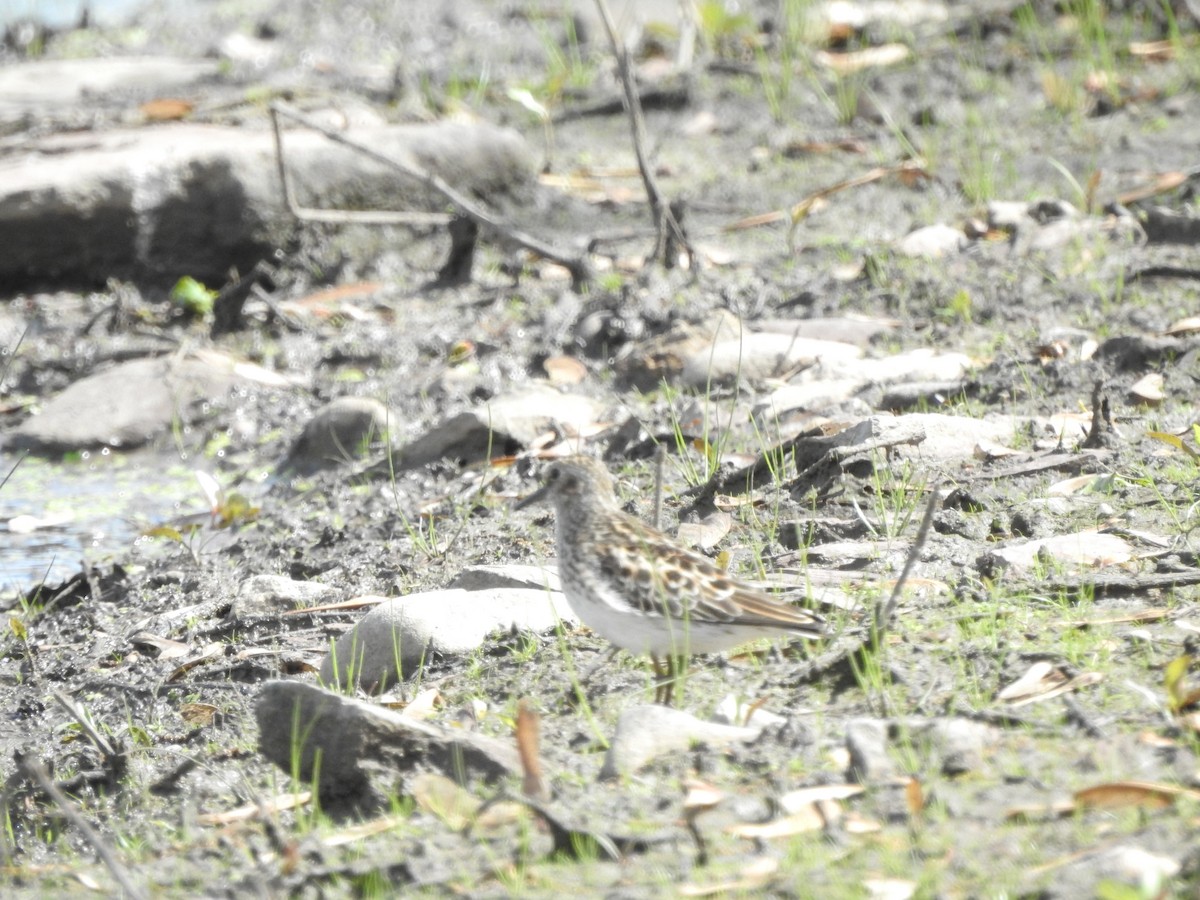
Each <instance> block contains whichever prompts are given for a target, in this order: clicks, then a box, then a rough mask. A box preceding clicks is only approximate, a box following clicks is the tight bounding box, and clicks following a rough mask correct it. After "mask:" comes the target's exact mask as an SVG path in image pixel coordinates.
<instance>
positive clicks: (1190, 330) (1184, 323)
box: [1163, 316, 1200, 335]
mask: <svg viewBox="0 0 1200 900" xmlns="http://www.w3.org/2000/svg"><path fill="white" fill-rule="evenodd" d="M1197 331H1200V316H1188V317H1187V318H1184V319H1180V320H1179V321H1178V322H1175V323H1173V324H1172V325H1171V327H1170V328H1168V329H1167V330H1166V331H1164V332H1163V334H1166V335H1176V334H1194V333H1195V332H1197Z"/></svg>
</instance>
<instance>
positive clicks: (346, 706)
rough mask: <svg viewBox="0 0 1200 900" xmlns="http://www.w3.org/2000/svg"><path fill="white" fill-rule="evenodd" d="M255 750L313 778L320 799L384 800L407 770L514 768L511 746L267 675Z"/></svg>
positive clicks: (358, 803)
mask: <svg viewBox="0 0 1200 900" xmlns="http://www.w3.org/2000/svg"><path fill="white" fill-rule="evenodd" d="M254 717H255V720H256V721H257V723H258V749H259V752H260V753H262V754H263V756H265V757H266V758H267V759H268V760H270V761H271V762H273V763H275V765H277V766H279V768H281V769H282V770H283V771H284V772H286V773H287V774H288V775H289V776H291V775H293V774H296V775H299V777H301V778H303V779H304V780H306V781H315V782H316V787H317V788H318V789H319V791H320V795H321V799H322V801H324V802H326V803H329V802H333V803H337V804H347V805H350V806H354V807H358V808H374V807H378V806H379V805H382V804H386V803H387V802H388V798H389V797H395V796H396V794H397V793H398V792H401V793H402V791H400V790H398V786H397V782H398V781H399V782H402V781H403V780H404V779H405V778H406V777H408V776H409V774H410V773H412V772H413V771H414V770H416V771H429V770H431V769H432V770H435V771H441V772H442V773H444V774H446V775H449V776H452V777H454V778H455V779H456V780H460V779H461V778H463V777H464V776H466V777H471V776H478V777H482V778H484V779H487V780H489V781H490V780H495V779H497V778H501V777H504V776H506V775H512V774H515V773H517V772H519V771H520V762H519V760H518V758H517V753H516V750H515V749H514V748H513V747H509V746H506V745H504V744H500V743H498V742H496V741H494V740H492V739H491V738H488V737H485V736H483V735H480V734H476V733H474V732H471V731H468V730H466V729H461V728H454V729H447V728H441V727H439V726H437V725H433V724H430V723H427V722H421V721H418V720H417V719H410V718H407V717H405V716H403V715H401V714H400V713H396V712H392V711H391V710H389V709H384V708H382V707H379V706H373V705H371V704H369V703H363V702H362V701H359V700H352V699H350V698H348V697H341V696H339V695H337V694H334V693H332V692H330V691H326V690H323V689H322V688H319V687H315V686H313V685H308V684H303V683H301V682H295V681H272V682H269V683H267V684H266V685H264V686H263V689H262V690H261V691H260V692H259V695H258V702H257V704H256V705H255V709H254Z"/></svg>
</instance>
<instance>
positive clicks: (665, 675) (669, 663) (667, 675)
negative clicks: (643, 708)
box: [650, 653, 687, 706]
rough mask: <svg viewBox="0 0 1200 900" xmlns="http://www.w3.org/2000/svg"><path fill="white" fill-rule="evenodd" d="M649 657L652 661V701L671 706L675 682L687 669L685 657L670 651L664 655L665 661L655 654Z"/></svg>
mask: <svg viewBox="0 0 1200 900" xmlns="http://www.w3.org/2000/svg"><path fill="white" fill-rule="evenodd" d="M650 659H651V661H652V662H653V663H654V678H655V687H654V702H655V703H660V704H662V705H663V706H673V705H674V703H673V701H674V699H675V682H676V681H677V680H678V678H679V676H680V675H682V674H683V673H684V672H686V671H687V657H686V656H679V655H676V654H674V653H672V654H670V655H668V656H667V657H666V662H665V663H664V662H663V661H662V660H660V659H659V658H658V657H657V656H651V657H650Z"/></svg>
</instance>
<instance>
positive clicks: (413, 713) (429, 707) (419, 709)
mask: <svg viewBox="0 0 1200 900" xmlns="http://www.w3.org/2000/svg"><path fill="white" fill-rule="evenodd" d="M445 705H446V702H445V701H444V700H443V699H442V694H441V692H440V691H439V690H438V689H437V688H427V689H426V690H423V691H421V693H419V694H417V696H415V697H413V698H412V702H411V703H409V704H408V705H407V706H405V707H404V709H403V710H401V712H400V715H402V716H404V717H405V718H407V719H416V720H417V721H419V722H423V721H424V720H426V719H429V718H432V717H433V715H434V714H435V713H436V712H437V711H438V709H439V708H441V707H442V706H445Z"/></svg>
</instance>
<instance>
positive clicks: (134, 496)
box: [0, 450, 205, 595]
mask: <svg viewBox="0 0 1200 900" xmlns="http://www.w3.org/2000/svg"><path fill="white" fill-rule="evenodd" d="M18 459H19V457H18V456H17V455H16V454H14V453H11V452H4V451H0V478H3V476H4V475H7V474H8V473H9V471H10V470H13V466H14V465H15V464H16V463H17V460H18ZM203 509H205V500H204V497H203V495H202V493H201V491H200V488H199V486H198V485H197V482H196V479H195V476H194V475H193V473H192V471H191V469H189V468H188V467H187V466H185V465H183V464H181V463H180V462H179V461H178V460H173V459H164V458H163V457H162V456H158V455H154V454H150V453H142V454H120V453H114V452H110V451H108V450H101V451H95V452H91V453H84V454H80V458H79V459H78V460H69V461H65V462H58V461H54V462H52V461H47V460H45V459H38V458H35V457H33V456H27V457H25V458H24V459H23V460H21V461H20V464H19V465H16V469H15V470H13V471H12V474H11V476H10V477H9V479H8V481H7V482H6V483H5V484H4V486H3V488H0V595H10V594H12V593H13V592H14V591H27V590H29V589H30V588H32V587H34V586H36V585H37V584H39V583H40V582H42V581H43V580H45V581H46V582H47V583H48V584H56V583H58V582H60V581H62V580H63V579H64V578H68V577H70V576H71V575H74V574H75V573H76V572H78V571H79V570H80V566H81V563H82V561H83V560H84V559H86V560H88V561H89V562H91V563H97V562H102V561H104V560H106V559H108V558H110V557H113V556H117V557H120V556H123V555H124V554H126V553H127V551H128V550H129V548H130V547H131V546H132V545H133V544H134V543H135V542H137V541H138V540H139V537H140V535H141V534H142V532H143V531H145V529H147V528H150V527H153V526H154V525H158V524H162V523H163V522H166V521H170V520H172V519H174V518H177V517H179V516H181V515H188V514H192V513H195V512H197V511H200V510H203Z"/></svg>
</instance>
